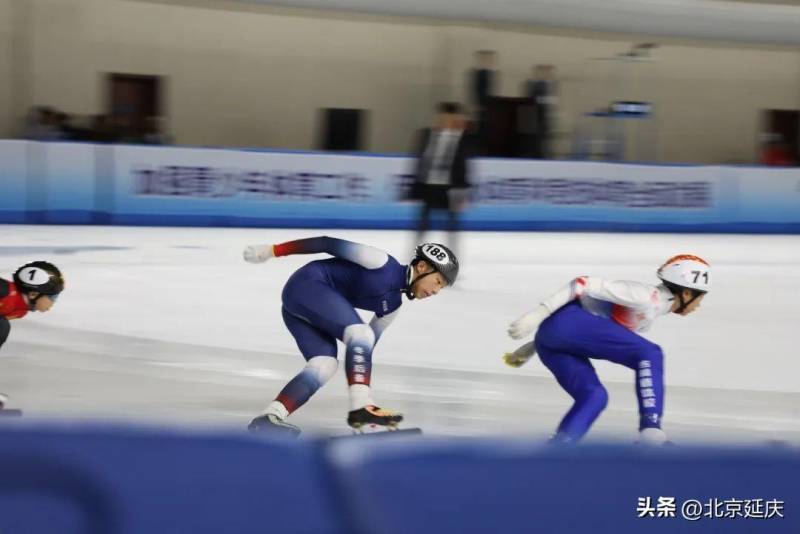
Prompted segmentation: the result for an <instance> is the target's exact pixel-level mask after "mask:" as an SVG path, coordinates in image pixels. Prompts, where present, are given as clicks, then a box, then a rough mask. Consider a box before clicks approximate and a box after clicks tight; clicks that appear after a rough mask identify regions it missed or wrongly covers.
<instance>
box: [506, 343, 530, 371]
mask: <svg viewBox="0 0 800 534" xmlns="http://www.w3.org/2000/svg"><path fill="white" fill-rule="evenodd" d="M534 354H536V349H535V348H534V347H533V342H532V341H531V342H530V343H525V344H524V345H522V346H521V347H520V348H518V349H517V350H515V351H514V352H506V353H505V354H504V355H503V361H504V362H505V363H506V365H508V366H510V367H522V366H523V365H525V363H527V361H528V360H530V359H531V358H532V357H533V355H534Z"/></svg>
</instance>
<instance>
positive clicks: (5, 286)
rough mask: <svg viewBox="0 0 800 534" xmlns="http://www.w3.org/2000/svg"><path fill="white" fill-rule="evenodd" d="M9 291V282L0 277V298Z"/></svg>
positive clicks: (5, 295)
mask: <svg viewBox="0 0 800 534" xmlns="http://www.w3.org/2000/svg"><path fill="white" fill-rule="evenodd" d="M10 291H11V284H9V283H8V282H7V281H6V280H3V279H2V278H0V299H1V298H3V297H7V296H8V294H9V292H10Z"/></svg>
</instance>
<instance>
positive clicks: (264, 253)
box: [242, 245, 275, 263]
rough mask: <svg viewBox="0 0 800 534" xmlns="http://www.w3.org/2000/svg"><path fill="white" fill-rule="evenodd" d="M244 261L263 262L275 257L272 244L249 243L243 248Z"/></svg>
mask: <svg viewBox="0 0 800 534" xmlns="http://www.w3.org/2000/svg"><path fill="white" fill-rule="evenodd" d="M242 255H243V256H244V261H246V262H248V263H264V262H265V261H267V260H268V259H270V258H274V257H275V251H274V249H273V246H272V245H250V246H249V247H246V248H245V249H244V253H243V254H242Z"/></svg>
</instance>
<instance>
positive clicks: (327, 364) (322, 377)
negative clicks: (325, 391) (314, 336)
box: [306, 356, 339, 386]
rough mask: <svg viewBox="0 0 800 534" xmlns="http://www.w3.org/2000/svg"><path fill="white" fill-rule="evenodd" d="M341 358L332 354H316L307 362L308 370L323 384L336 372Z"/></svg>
mask: <svg viewBox="0 0 800 534" xmlns="http://www.w3.org/2000/svg"><path fill="white" fill-rule="evenodd" d="M338 367H339V360H337V359H336V358H332V357H330V356H314V357H313V358H311V359H310V360H308V362H307V363H306V370H307V371H308V372H309V373H311V374H312V375H313V376H314V378H316V379H317V382H319V385H320V386H322V385H323V384H325V382H327V381H328V380H330V379H331V377H332V376H333V375H335V374H336V369H337V368H338Z"/></svg>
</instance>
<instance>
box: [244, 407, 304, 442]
mask: <svg viewBox="0 0 800 534" xmlns="http://www.w3.org/2000/svg"><path fill="white" fill-rule="evenodd" d="M247 430H249V431H250V432H278V433H282V434H285V435H287V436H291V437H297V436H299V435H300V429H299V428H298V427H296V426H294V425H292V424H289V423H287V422H286V421H284V420H283V419H280V418H279V417H278V416H276V415H274V414H271V413H269V414H265V415H260V416H258V417H256V418H255V419H253V420H252V421H250V424H249V425H247Z"/></svg>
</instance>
